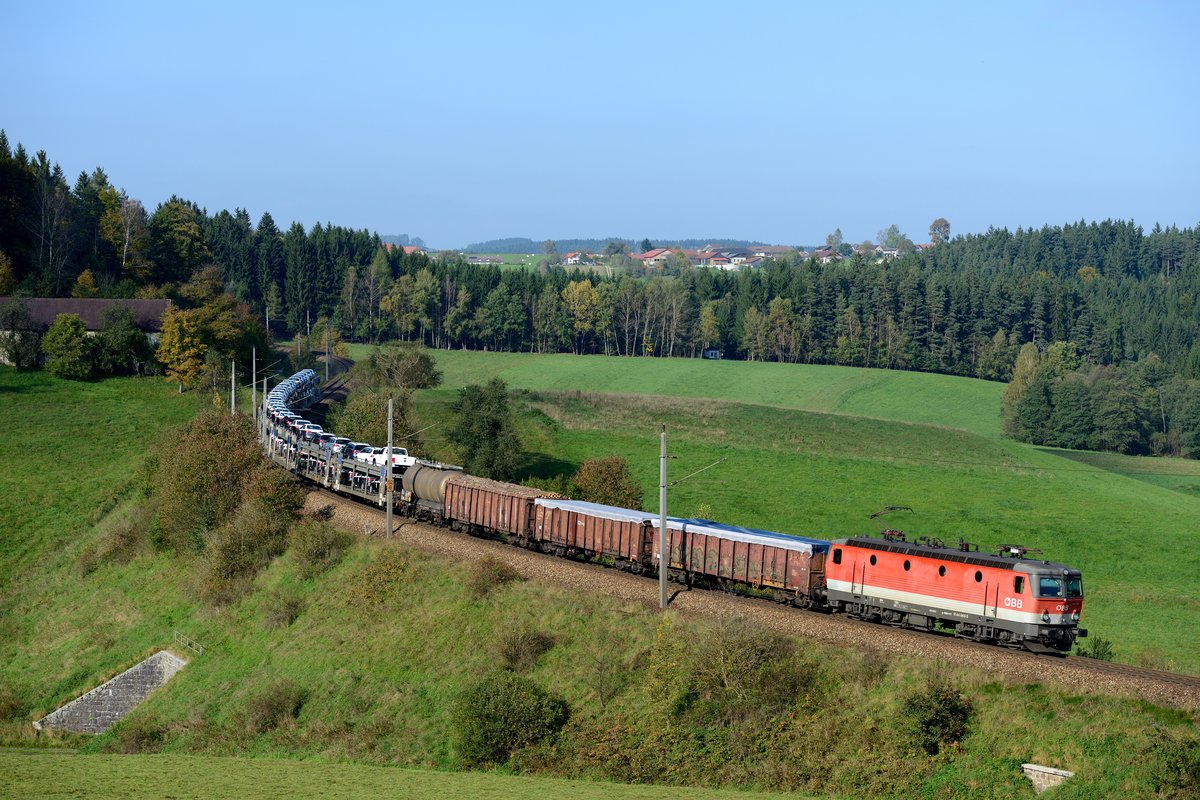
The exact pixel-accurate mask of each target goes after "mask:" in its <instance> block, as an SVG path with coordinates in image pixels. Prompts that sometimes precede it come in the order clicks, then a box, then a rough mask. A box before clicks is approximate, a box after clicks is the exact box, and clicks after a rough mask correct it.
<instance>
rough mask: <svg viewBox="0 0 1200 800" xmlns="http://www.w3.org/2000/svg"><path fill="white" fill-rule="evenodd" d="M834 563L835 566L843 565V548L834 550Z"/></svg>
mask: <svg viewBox="0 0 1200 800" xmlns="http://www.w3.org/2000/svg"><path fill="white" fill-rule="evenodd" d="M833 563H835V564H840V563H842V548H840V547H835V548H833Z"/></svg>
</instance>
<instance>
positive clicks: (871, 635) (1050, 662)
mask: <svg viewBox="0 0 1200 800" xmlns="http://www.w3.org/2000/svg"><path fill="white" fill-rule="evenodd" d="M306 510H308V511H318V510H325V512H326V513H327V514H329V516H330V519H331V521H332V522H333V523H334V524H335V525H337V526H339V527H341V528H343V529H344V530H348V531H352V532H355V533H360V534H361V533H366V534H369V535H373V536H377V537H382V536H384V533H385V531H384V515H383V513H382V512H381V511H378V510H376V509H373V508H371V507H369V506H365V505H363V504H360V503H356V502H353V501H351V500H346V499H345V498H341V497H339V496H337V495H335V494H332V493H329V492H325V491H317V492H311V493H310V494H309V495H308V498H307V501H306ZM392 538H393V539H395V540H396V541H398V542H401V543H403V544H405V545H408V546H411V547H415V548H417V549H419V550H424V551H426V552H430V553H433V554H435V555H440V556H444V557H447V558H450V559H453V560H462V559H463V558H464V557H465V558H472V559H483V558H493V559H499V560H502V561H504V562H505V563H508V564H509V565H510V566H511V567H512V568H514V569H516V570H519V571H520V572H521V573H522V574H523V575H525V576H527V577H530V578H534V579H536V580H540V581H545V582H548V583H552V584H556V585H559V586H563V587H566V588H569V589H571V590H573V591H580V592H590V593H595V594H604V595H608V596H610V597H613V598H615V599H618V600H620V601H623V602H634V603H639V604H651V605H653V604H654V603H656V602H657V593H658V586H657V584H656V583H655V582H654V581H650V580H647V579H646V578H642V577H637V576H634V575H630V574H628V573H624V572H618V571H616V570H613V569H609V568H607V567H602V566H599V565H594V564H585V563H579V562H574V561H568V560H565V559H561V558H555V557H553V556H546V555H542V554H540V553H534V552H531V551H527V550H520V549H516V548H513V547H510V546H508V545H505V544H502V543H500V542H495V541H489V540H486V539H476V538H473V537H469V536H466V535H463V534H460V533H454V532H452V531H449V530H447V529H444V528H438V527H435V526H433V525H427V524H424V523H419V522H413V521H411V520H406V519H403V518H399V519H398V520H397V522H396V530H395V531H394V532H393V534H392ZM672 591H673V592H674V594H673V595H672V598H671V606H672V608H673V609H674V610H676V611H678V612H679V613H682V614H690V615H698V616H709V617H721V616H739V617H745V618H748V619H750V620H752V621H753V622H754V623H755V624H757V625H760V626H762V627H764V628H768V629H771V630H774V631H777V632H778V633H781V634H784V635H789V636H804V637H810V638H813V639H817V640H820V641H824V642H828V643H830V644H835V645H842V646H849V647H856V648H868V649H873V650H877V651H880V652H883V653H888V654H892V655H897V656H914V657H918V658H926V659H931V660H933V661H935V662H946V663H951V664H955V665H957V666H960V667H964V668H967V669H969V670H973V671H977V672H978V673H980V674H986V675H991V676H993V677H995V678H997V679H1003V680H1005V681H1008V682H1010V683H1017V684H1021V683H1024V684H1038V683H1043V682H1052V683H1055V684H1058V685H1060V686H1062V687H1063V688H1067V689H1070V690H1073V691H1083V692H1094V693H1099V694H1113V695H1123V696H1129V697H1137V698H1139V699H1141V700H1145V701H1148V702H1151V703H1158V704H1163V705H1168V706H1174V707H1176V708H1181V709H1188V710H1192V711H1195V710H1200V677H1197V676H1193V675H1178V674H1173V673H1169V672H1162V671H1160V670H1151V669H1142V668H1138V667H1133V666H1130V665H1124V664H1114V663H1112V662H1107V661H1098V660H1095V659H1088V658H1083V657H1079V656H1075V657H1069V658H1065V659H1064V658H1059V657H1054V656H1038V655H1035V654H1033V653H1026V652H1023V651H1015V650H1005V649H1003V648H1000V647H996V646H993V645H984V644H978V643H975V642H968V641H961V640H958V639H954V638H951V637H948V636H935V635H930V634H927V633H920V632H916V631H907V630H902V629H896V628H889V627H886V626H882V625H877V624H873V623H868V622H861V621H858V620H852V619H848V618H844V617H839V616H830V615H827V614H819V613H815V612H808V611H801V610H798V609H792V608H787V607H784V606H779V605H776V604H774V603H769V602H766V601H763V600H758V599H753V598H746V597H739V596H737V595H732V594H724V593H721V592H712V591H701V590H695V591H684V590H683V589H682V587H678V586H675V585H672Z"/></svg>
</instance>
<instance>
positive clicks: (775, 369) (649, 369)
mask: <svg viewBox="0 0 1200 800" xmlns="http://www.w3.org/2000/svg"><path fill="white" fill-rule="evenodd" d="M370 352H371V348H370V347H369V346H367V345H350V353H351V356H352V357H353V358H356V359H361V358H365V357H366V356H367V354H369V353H370ZM430 352H431V354H432V355H434V356H435V357H436V359H437V363H438V367H439V368H440V369H441V370H442V372H443V386H444V387H450V388H457V387H461V386H465V385H467V384H468V383H482V382H484V381H486V380H488V379H489V378H492V377H500V378H503V379H504V380H505V381H507V382H508V384H509V386H511V387H513V388H515V389H557V390H569V391H585V392H616V393H626V394H644V395H666V396H671V397H696V398H701V397H702V398H711V399H715V400H731V401H735V402H739V403H753V404H755V405H768V406H779V407H781V408H793V409H799V410H803V411H825V412H832V413H836V414H848V415H855V416H863V417H876V418H879V419H887V420H893V421H897V422H919V423H926V424H930V425H942V426H946V427H951V428H962V429H963V430H968V431H971V432H973V433H977V434H980V435H982V436H988V437H999V436H1000V395H1001V394H1002V393H1003V392H1004V384H1001V383H993V382H990V381H981V380H976V379H973V378H959V377H955V376H952V375H935V374H932V373H920V372H899V371H896V370H882V369H850V368H847V367H830V366H824V365H815V364H803V365H801V364H777V363H754V362H748V361H703V360H700V359H688V358H613V357H606V356H572V355H567V354H553V355H545V354H531V353H488V352H483V351H478V350H437V351H430Z"/></svg>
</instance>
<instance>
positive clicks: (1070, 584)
mask: <svg viewBox="0 0 1200 800" xmlns="http://www.w3.org/2000/svg"><path fill="white" fill-rule="evenodd" d="M1065 583H1066V584H1067V589H1066V596H1067V597H1083V578H1080V577H1079V576H1078V575H1074V576H1072V577H1070V578H1067V579H1066V581H1065Z"/></svg>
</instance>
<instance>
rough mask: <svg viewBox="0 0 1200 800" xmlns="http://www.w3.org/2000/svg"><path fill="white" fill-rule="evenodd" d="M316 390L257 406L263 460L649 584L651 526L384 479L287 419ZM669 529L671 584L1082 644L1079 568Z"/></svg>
mask: <svg viewBox="0 0 1200 800" xmlns="http://www.w3.org/2000/svg"><path fill="white" fill-rule="evenodd" d="M316 386H317V376H316V374H315V373H313V372H312V370H304V371H302V372H299V373H297V374H296V375H293V376H292V377H291V378H289V379H287V380H286V381H284V382H283V383H281V384H280V385H279V386H278V387H276V388H275V389H274V390H273V391H272V392H271V393H270V394H269V395H268V396H267V398H266V400H265V402H264V409H263V412H264V413H263V414H262V415H261V417H260V426H259V435H260V437H261V438H262V441H263V443H264V447H265V449H266V451H267V453H268V454H269V455H270V456H271V457H272V458H273V459H274V460H275V461H276V462H277V463H280V464H281V465H282V466H285V467H287V468H288V469H291V470H292V471H294V472H295V473H297V474H298V475H300V476H301V477H303V478H305V479H307V480H310V481H314V482H317V483H320V484H321V485H323V486H325V487H327V488H329V489H331V490H332V491H335V492H338V493H341V494H345V495H349V496H354V497H357V498H359V499H363V500H366V501H369V502H372V503H375V504H378V505H383V504H384V503H386V502H387V499H386V498H387V491H388V488H389V486H390V487H391V488H392V489H393V490H394V492H393V504H394V509H395V510H396V511H397V512H398V513H400V514H404V515H406V516H409V517H412V518H414V519H418V520H425V521H429V522H432V523H435V524H438V525H444V526H449V527H450V528H451V529H453V530H458V531H463V532H465V533H469V534H472V535H478V536H489V537H494V538H499V539H502V540H504V541H508V542H510V543H511V544H514V545H519V546H521V547H526V548H530V549H534V550H539V551H541V552H544V553H550V554H553V555H556V556H561V557H566V558H576V559H586V560H591V561H596V562H600V563H604V564H607V565H609V566H613V567H616V568H619V569H623V570H627V571H630V572H633V573H654V574H657V571H658V569H659V553H658V548H657V543H658V540H659V536H658V528H659V525H660V522H659V519H658V517H657V515H654V514H650V513H647V512H644V511H639V510H635V509H626V508H617V507H613V506H606V505H600V504H597V503H588V502H583V501H578V500H568V499H563V498H561V497H557V496H554V495H552V494H550V493H548V492H544V491H541V490H538V489H532V488H530V487H527V486H519V485H516V484H511V483H503V482H500V481H493V480H489V479H487V478H479V477H475V476H473V475H467V474H465V473H464V472H463V471H462V470H461V469H458V468H456V467H448V466H446V465H442V464H435V463H431V462H424V461H420V460H415V463H411V465H410V464H409V463H401V462H396V461H394V462H393V464H392V465H391V467H390V468H389V467H388V466H387V465H385V464H382V463H380V462H378V461H376V462H372V461H366V460H362V459H358V458H355V452H356V450H355V447H354V443H351V444H350V445H349V446H346V445H344V444H343V445H341V446H339V445H338V444H336V443H337V442H342V443H344V442H345V441H346V440H344V439H338V438H337V437H334V436H333V435H332V434H326V433H324V432H323V431H321V429H320V427H319V426H315V425H313V424H312V423H308V422H306V421H305V420H303V419H302V418H301V417H300V416H299V415H298V414H296V413H295V412H293V411H291V410H290V406H291V405H294V404H305V403H307V402H311V401H312V399H314V397H315V392H316ZM363 446H364V447H366V445H363ZM409 461H413V460H411V459H410V460H409ZM397 477H399V479H400V480H399V483H400V485H399V486H398V487H397V486H396V485H395V481H396V478H397ZM666 527H667V533H666V541H667V548H666V550H667V568H668V576H669V578H670V579H671V580H673V581H677V582H679V583H683V584H686V585H688V586H697V587H701V588H714V589H721V590H726V591H734V592H741V593H745V594H750V595H754V596H759V597H769V598H772V599H774V600H776V601H778V602H781V603H787V604H790V605H794V606H798V607H801V608H808V609H813V610H818V611H825V612H830V613H842V614H846V615H848V616H850V617H854V618H858V619H863V620H869V621H873V622H879V623H883V624H886V625H893V626H896V627H904V628H914V629H919V630H927V631H934V630H949V631H951V632H953V634H954V635H955V636H958V637H960V638H965V639H972V640H975V641H980V642H986V643H989V644H997V645H1001V646H1005V647H1013V648H1024V649H1027V650H1030V651H1033V652H1037V653H1052V654H1066V653H1068V652H1070V650H1071V646H1072V645H1073V643H1074V642H1075V640H1076V638H1077V637H1081V636H1086V635H1087V631H1086V630H1085V629H1083V628H1080V627H1079V621H1080V615H1081V614H1082V613H1083V579H1082V575H1081V574H1080V572H1079V570H1076V569H1072V568H1071V567H1068V566H1065V565H1063V564H1058V563H1054V562H1050V561H1042V560H1038V559H1035V558H1029V557H1027V556H1028V555H1029V551H1028V550H1026V549H1025V548H1022V547H1019V546H1015V545H1005V546H1003V547H1001V548H1000V550H999V552H997V553H994V554H993V553H982V552H979V551H978V549H977V548H974V547H973V546H971V545H968V544H967V543H965V542H961V541H960V542H959V543H958V544H957V545H956V546H951V547H948V546H946V545H945V544H944V543H943V542H941V541H940V540H937V539H928V538H924V537H922V538H921V539H918V540H916V541H910V540H908V539H907V537H905V535H904V534H903V533H901V532H899V531H893V530H887V531H884V532H883V535H882V537H881V538H875V537H870V536H854V537H849V538H845V539H833V540H825V539H816V538H807V537H803V536H793V535H789V534H783V533H776V532H773V531H765V530H758V529H754V528H743V527H740V526H736V525H726V524H722V523H719V522H713V521H711V520H704V519H686V518H679V517H668V518H667V520H666Z"/></svg>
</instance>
